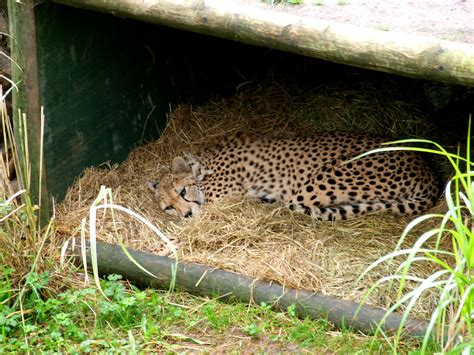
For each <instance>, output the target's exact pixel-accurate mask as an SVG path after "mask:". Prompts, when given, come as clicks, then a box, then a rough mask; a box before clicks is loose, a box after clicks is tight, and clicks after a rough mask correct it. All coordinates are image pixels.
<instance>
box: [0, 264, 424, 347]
mask: <svg viewBox="0 0 474 355" xmlns="http://www.w3.org/2000/svg"><path fill="white" fill-rule="evenodd" d="M10 272H12V271H11V270H10ZM48 281H49V272H44V273H42V274H37V273H30V274H29V275H28V281H27V283H28V284H29V290H30V291H29V292H28V294H26V295H25V297H24V300H23V306H22V309H23V311H22V313H23V318H24V319H23V320H22V317H21V313H20V308H19V304H17V303H16V302H15V301H14V299H10V301H9V302H5V299H7V298H8V295H10V294H12V293H14V290H10V289H9V283H8V273H6V274H4V276H3V277H1V283H0V287H1V289H0V295H2V296H1V297H2V299H4V301H3V302H2V303H1V306H0V351H1V352H26V351H35V352H38V351H44V352H53V351H55V352H57V351H59V352H90V351H93V352H96V351H118V350H120V351H125V352H128V351H130V352H137V351H143V352H151V351H173V352H174V351H177V352H178V351H179V352H181V351H185V350H203V351H215V350H221V351H231V350H234V351H244V350H246V351H251V352H267V351H275V352H280V351H281V352H288V351H303V350H307V351H311V352H315V351H317V352H336V353H357V352H359V353H367V352H368V351H375V352H385V351H388V350H389V347H388V346H387V344H386V343H385V341H384V339H383V338H382V337H378V338H374V337H369V336H363V335H359V334H355V333H351V332H348V331H335V330H334V329H333V328H332V327H331V325H330V324H329V323H328V322H327V321H325V320H317V321H314V320H310V319H298V318H297V317H296V316H295V313H294V309H292V307H290V308H289V309H288V310H287V311H286V312H275V311H273V310H271V309H270V307H269V306H268V305H265V304H262V305H260V306H259V307H255V306H248V305H243V304H239V303H230V304H226V303H222V302H220V301H219V300H216V299H206V298H201V297H196V296H191V295H188V294H185V293H179V292H178V293H168V292H162V291H156V290H144V291H142V290H138V289H136V288H130V287H126V286H125V284H124V283H123V282H121V281H120V280H119V277H117V276H110V277H109V278H108V280H102V281H101V286H102V289H103V291H104V294H102V293H101V292H99V291H98V289H97V288H96V287H92V286H91V287H86V288H76V289H68V290H66V291H65V292H63V293H60V294H58V295H56V296H55V297H50V298H46V297H44V296H42V293H43V292H42V291H44V289H45V288H46V287H47V285H48ZM416 346H417V344H416V343H412V344H406V347H405V349H410V348H414V347H415V348H416Z"/></svg>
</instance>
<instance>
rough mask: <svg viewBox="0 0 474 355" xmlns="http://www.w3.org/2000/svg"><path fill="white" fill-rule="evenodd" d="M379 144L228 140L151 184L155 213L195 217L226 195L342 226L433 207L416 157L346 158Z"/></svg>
mask: <svg viewBox="0 0 474 355" xmlns="http://www.w3.org/2000/svg"><path fill="white" fill-rule="evenodd" d="M383 141H384V140H383V139H381V138H373V137H367V136H363V135H353V134H336V133H326V134H322V135H319V136H316V137H301V138H296V139H275V138H258V139H251V138H250V137H246V136H236V137H234V138H231V139H229V140H228V141H227V143H225V144H224V145H223V146H221V147H219V148H216V149H211V150H208V151H206V152H204V154H202V155H200V156H198V157H195V156H192V155H188V156H187V157H186V159H185V158H182V157H176V158H175V159H174V160H173V162H172V167H171V174H169V175H167V176H165V177H164V178H163V179H162V180H161V182H160V183H156V182H149V183H148V187H149V188H150V189H151V190H152V191H153V192H154V193H155V196H156V198H157V201H158V203H159V207H160V208H161V209H162V210H164V211H165V212H167V213H168V214H170V215H173V216H177V217H191V216H195V215H197V214H198V213H199V211H200V210H201V209H202V207H203V205H204V204H205V203H207V202H211V201H213V200H215V199H217V198H220V197H222V196H225V195H228V194H240V195H243V194H247V195H250V196H252V197H255V198H257V199H260V200H261V201H262V202H275V201H280V202H283V203H285V204H287V205H288V206H289V208H290V209H292V210H295V211H298V212H303V213H306V214H308V215H311V216H312V217H314V218H317V219H320V220H329V221H331V220H346V219H350V218H354V217H358V216H362V215H365V214H367V213H371V212H374V211H379V210H390V211H392V212H393V213H395V214H398V215H414V214H417V213H420V212H423V211H424V210H426V209H428V208H430V207H432V206H433V204H434V202H435V200H436V197H437V193H438V188H437V184H436V182H435V178H434V177H433V174H432V173H431V171H430V170H429V168H428V166H427V164H426V163H425V162H424V161H423V159H422V158H421V157H420V155H419V154H417V153H415V152H412V151H390V152H379V153H374V154H370V155H368V156H366V157H363V158H360V159H358V160H352V161H351V158H353V157H355V156H357V155H359V154H361V153H363V152H367V151H369V150H372V149H375V148H379V147H380V146H381V143H382V142H383Z"/></svg>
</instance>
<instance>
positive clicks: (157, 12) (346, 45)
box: [55, 0, 474, 86]
mask: <svg viewBox="0 0 474 355" xmlns="http://www.w3.org/2000/svg"><path fill="white" fill-rule="evenodd" d="M55 1H56V2H58V3H62V4H67V5H72V6H77V7H81V8H87V9H92V10H96V11H102V12H107V13H111V14H114V15H118V16H125V17H131V18H135V19H139V20H141V21H146V22H152V23H156V24H162V25H166V26H171V27H175V28H180V29H185V30H189V31H194V32H199V33H204V34H209V35H212V36H218V37H223V38H227V39H231V40H235V41H240V42H245V43H250V44H254V45H259V46H265V47H270V48H275V49H279V50H284V51H289V52H294V53H298V54H302V55H306V56H311V57H316V58H320V59H324V60H330V61H333V62H337V63H343V64H348V65H353V66H357V67H362V68H367V69H373V70H379V71H383V72H389V73H394V74H399V75H405V76H409V77H416V78H423V79H430V80H437V81H443V82H448V83H453V84H463V85H471V86H474V46H473V45H471V44H467V43H459V42H451V41H446V40H440V39H437V38H431V37H423V36H415V35H409V34H404V33H395V32H387V31H381V30H374V29H368V28H362V27H356V26H353V25H347V24H341V23H335V22H328V21H324V20H320V19H315V18H311V17H304V16H297V15H293V14H288V13H282V12H276V11H273V10H271V9H267V8H259V7H257V6H252V5H250V4H248V3H244V2H241V1H233V0H226V1H222V0H181V1H175V0H161V1H147V2H143V1H137V0H120V1H118V0H55Z"/></svg>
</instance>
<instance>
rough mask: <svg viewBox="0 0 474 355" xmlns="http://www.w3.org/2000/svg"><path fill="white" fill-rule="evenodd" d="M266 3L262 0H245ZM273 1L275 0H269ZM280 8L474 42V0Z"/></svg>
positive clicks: (317, 0)
mask: <svg viewBox="0 0 474 355" xmlns="http://www.w3.org/2000/svg"><path fill="white" fill-rule="evenodd" d="M243 1H246V2H247V3H252V5H256V6H257V3H258V4H259V6H271V5H265V4H263V5H262V2H261V0H243ZM266 2H267V3H271V2H272V0H266ZM273 8H274V9H275V10H277V11H282V12H287V13H288V12H290V13H294V14H295V15H301V16H311V17H314V18H317V19H322V20H328V21H335V22H341V23H346V24H351V25H356V26H361V27H368V28H373V29H377V30H383V31H390V32H403V33H408V34H413V35H422V36H428V37H436V38H439V39H445V40H450V41H456V42H465V43H471V44H474V0H383V1H380V0H304V2H303V4H300V5H290V4H287V5H282V4H279V5H275V6H273Z"/></svg>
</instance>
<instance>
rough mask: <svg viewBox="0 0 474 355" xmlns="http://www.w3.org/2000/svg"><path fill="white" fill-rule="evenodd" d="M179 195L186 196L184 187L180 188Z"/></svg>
mask: <svg viewBox="0 0 474 355" xmlns="http://www.w3.org/2000/svg"><path fill="white" fill-rule="evenodd" d="M179 195H180V196H181V197H182V198H184V197H185V196H186V188H184V189H182V190H181V192H180V193H179Z"/></svg>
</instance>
